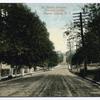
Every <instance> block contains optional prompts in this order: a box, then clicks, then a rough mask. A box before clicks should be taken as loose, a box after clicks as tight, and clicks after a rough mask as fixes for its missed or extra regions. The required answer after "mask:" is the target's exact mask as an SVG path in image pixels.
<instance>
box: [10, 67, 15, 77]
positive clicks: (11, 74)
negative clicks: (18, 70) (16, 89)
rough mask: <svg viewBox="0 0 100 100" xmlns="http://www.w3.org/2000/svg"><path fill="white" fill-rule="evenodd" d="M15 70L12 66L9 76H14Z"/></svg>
mask: <svg viewBox="0 0 100 100" xmlns="http://www.w3.org/2000/svg"><path fill="white" fill-rule="evenodd" d="M13 72H14V68H12V67H11V69H10V73H9V76H11V77H12V76H13Z"/></svg>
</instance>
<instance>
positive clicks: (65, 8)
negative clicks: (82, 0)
mask: <svg viewBox="0 0 100 100" xmlns="http://www.w3.org/2000/svg"><path fill="white" fill-rule="evenodd" d="M27 5H28V7H29V8H30V9H31V11H33V12H34V11H36V13H37V14H38V15H39V17H40V19H41V20H42V21H44V22H45V23H46V26H47V29H48V32H49V33H50V40H51V41H52V42H53V43H54V46H55V50H56V51H62V52H65V51H67V46H66V44H65V41H64V37H63V32H64V29H63V28H64V26H65V25H66V24H68V25H69V24H70V23H71V22H72V21H73V17H72V13H75V12H79V11H80V10H81V7H82V6H83V4H75V3H72V4H70V3H60V4H57V3H48V4H47V3H40V4H39V3H29V4H27ZM57 12H59V13H61V14H57Z"/></svg>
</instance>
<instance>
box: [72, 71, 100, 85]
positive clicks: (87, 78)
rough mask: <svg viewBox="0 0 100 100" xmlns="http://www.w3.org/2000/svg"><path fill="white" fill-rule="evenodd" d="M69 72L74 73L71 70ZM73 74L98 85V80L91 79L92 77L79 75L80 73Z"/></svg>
mask: <svg viewBox="0 0 100 100" xmlns="http://www.w3.org/2000/svg"><path fill="white" fill-rule="evenodd" d="M70 72H71V73H73V74H75V73H74V72H72V71H70ZM75 75H77V76H78V77H80V78H82V79H85V80H88V81H90V82H92V83H95V84H97V85H100V82H96V81H94V80H92V79H91V78H89V77H82V76H80V75H78V74H75Z"/></svg>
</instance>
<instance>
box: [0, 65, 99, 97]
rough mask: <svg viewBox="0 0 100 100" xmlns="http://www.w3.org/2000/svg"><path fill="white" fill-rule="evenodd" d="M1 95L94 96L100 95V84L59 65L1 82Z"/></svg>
mask: <svg viewBox="0 0 100 100" xmlns="http://www.w3.org/2000/svg"><path fill="white" fill-rule="evenodd" d="M0 96H14V97H19V96H31V97H89V96H93V97H94V96H100V86H98V85H96V84H94V83H92V82H90V81H88V80H85V79H82V78H80V77H78V76H76V75H74V74H72V73H70V72H69V71H68V69H67V66H65V65H59V66H58V67H56V68H55V69H54V70H52V71H46V72H40V74H37V75H33V76H25V77H24V78H20V79H16V80H12V81H9V82H4V83H0Z"/></svg>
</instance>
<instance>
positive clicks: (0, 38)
mask: <svg viewBox="0 0 100 100" xmlns="http://www.w3.org/2000/svg"><path fill="white" fill-rule="evenodd" d="M53 50H54V47H53V43H52V42H51V41H50V40H49V33H48V31H47V29H46V25H45V23H44V22H42V21H41V20H40V19H39V16H38V15H37V14H36V13H33V12H31V10H30V9H29V8H27V6H25V5H23V4H0V61H1V62H5V63H8V64H11V65H18V66H24V65H26V66H34V65H35V66H36V65H39V64H41V63H42V64H43V63H44V62H45V61H47V60H48V59H50V58H49V57H51V59H54V58H55V59H56V57H55V54H54V51H53ZM53 56H54V58H52V57H53Z"/></svg>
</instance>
